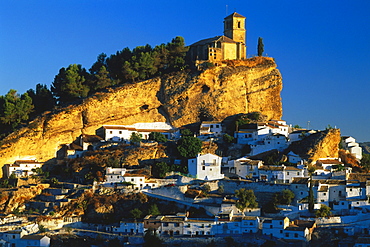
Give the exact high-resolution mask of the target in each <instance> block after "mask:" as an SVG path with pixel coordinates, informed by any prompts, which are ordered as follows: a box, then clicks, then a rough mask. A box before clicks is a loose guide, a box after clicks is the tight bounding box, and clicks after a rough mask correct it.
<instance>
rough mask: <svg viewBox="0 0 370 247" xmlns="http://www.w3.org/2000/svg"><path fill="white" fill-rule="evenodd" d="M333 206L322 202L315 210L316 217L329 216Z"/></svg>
mask: <svg viewBox="0 0 370 247" xmlns="http://www.w3.org/2000/svg"><path fill="white" fill-rule="evenodd" d="M330 210H331V208H330V207H328V206H326V205H324V204H321V207H320V209H318V210H316V212H315V216H316V217H328V216H330V215H331V211H330Z"/></svg>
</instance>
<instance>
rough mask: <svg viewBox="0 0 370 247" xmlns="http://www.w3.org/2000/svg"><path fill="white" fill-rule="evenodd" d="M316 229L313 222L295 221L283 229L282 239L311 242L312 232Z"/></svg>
mask: <svg viewBox="0 0 370 247" xmlns="http://www.w3.org/2000/svg"><path fill="white" fill-rule="evenodd" d="M315 228H316V223H315V221H306V220H295V221H293V222H291V223H290V224H289V226H288V227H287V228H285V229H284V236H283V238H284V239H291V240H301V241H305V242H309V241H311V237H312V232H313V230H314V229H315Z"/></svg>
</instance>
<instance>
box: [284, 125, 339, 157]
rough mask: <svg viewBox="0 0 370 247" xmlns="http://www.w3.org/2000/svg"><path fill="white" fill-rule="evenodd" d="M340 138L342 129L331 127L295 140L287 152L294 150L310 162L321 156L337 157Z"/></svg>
mask: <svg viewBox="0 0 370 247" xmlns="http://www.w3.org/2000/svg"><path fill="white" fill-rule="evenodd" d="M340 140H341V139H340V130H339V129H329V130H325V131H320V132H317V133H315V134H312V135H310V136H308V137H306V138H304V139H302V140H301V141H296V142H293V143H292V144H291V145H290V146H289V148H288V149H287V150H286V151H285V152H286V153H288V152H290V151H293V152H294V153H296V154H298V155H299V156H300V157H301V158H303V159H305V160H308V161H309V162H315V161H316V160H318V159H319V158H326V157H328V158H337V157H338V151H339V148H338V146H339V142H340Z"/></svg>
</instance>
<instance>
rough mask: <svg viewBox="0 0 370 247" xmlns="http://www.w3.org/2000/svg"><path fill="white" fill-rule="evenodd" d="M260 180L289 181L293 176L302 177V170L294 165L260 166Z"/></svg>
mask: <svg viewBox="0 0 370 247" xmlns="http://www.w3.org/2000/svg"><path fill="white" fill-rule="evenodd" d="M258 174H259V180H260V181H265V182H268V181H278V182H282V183H291V182H292V181H293V178H298V177H301V178H302V177H304V170H303V169H300V168H297V167H294V166H285V165H282V166H266V165H264V166H261V167H259V168H258Z"/></svg>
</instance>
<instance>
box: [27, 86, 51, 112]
mask: <svg viewBox="0 0 370 247" xmlns="http://www.w3.org/2000/svg"><path fill="white" fill-rule="evenodd" d="M27 93H28V95H29V96H30V97H31V99H32V103H33V105H34V111H33V112H32V116H34V117H35V116H38V115H40V114H41V113H43V112H45V111H49V110H51V109H53V107H54V106H55V99H54V97H53V94H52V93H51V91H50V90H49V89H48V87H47V86H46V85H43V84H40V83H39V84H37V85H36V89H35V90H33V89H29V90H27Z"/></svg>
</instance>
